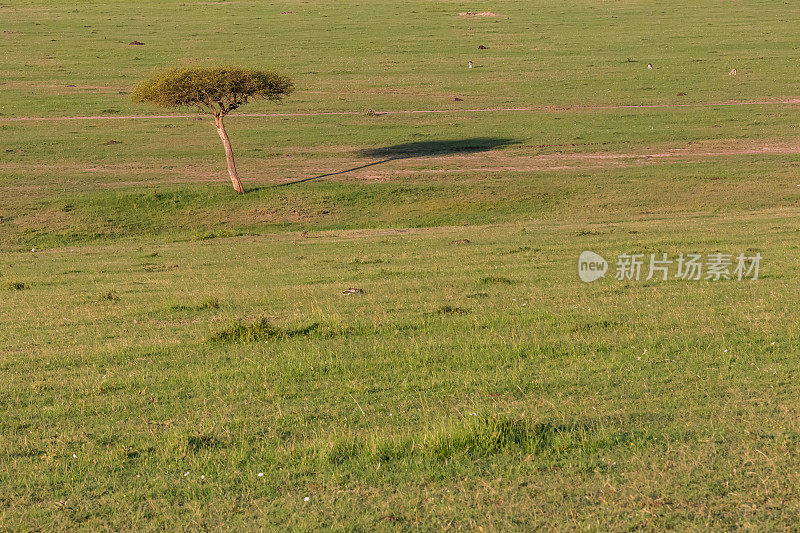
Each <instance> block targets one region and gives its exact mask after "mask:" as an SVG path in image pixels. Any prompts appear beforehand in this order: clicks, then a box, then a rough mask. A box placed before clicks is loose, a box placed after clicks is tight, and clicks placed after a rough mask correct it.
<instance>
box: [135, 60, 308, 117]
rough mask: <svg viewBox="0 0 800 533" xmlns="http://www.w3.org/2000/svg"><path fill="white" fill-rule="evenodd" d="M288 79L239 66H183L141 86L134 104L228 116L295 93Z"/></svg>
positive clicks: (154, 77) (169, 70)
mask: <svg viewBox="0 0 800 533" xmlns="http://www.w3.org/2000/svg"><path fill="white" fill-rule="evenodd" d="M293 88H294V85H293V83H292V80H291V79H289V78H288V77H287V76H284V75H282V74H278V73H276V72H271V71H261V70H255V69H246V68H238V67H180V68H172V69H168V70H165V71H163V72H161V73H159V74H157V75H155V76H153V77H152V78H150V79H148V80H146V81H144V82H142V83H141V84H139V85H138V86H137V87H136V88H135V89H134V90H133V93H132V94H131V97H132V99H133V100H134V101H135V102H149V103H153V104H156V105H159V106H161V107H172V108H174V107H194V108H197V109H198V110H199V111H200V112H202V113H210V114H213V115H216V116H225V115H227V114H228V113H230V112H231V111H233V110H234V109H236V108H238V107H240V106H242V105H244V104H246V103H247V101H248V100H249V99H251V98H265V99H267V100H280V99H281V97H283V96H285V95H288V94H289V93H291V92H292V89H293Z"/></svg>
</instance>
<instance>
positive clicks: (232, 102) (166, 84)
mask: <svg viewBox="0 0 800 533" xmlns="http://www.w3.org/2000/svg"><path fill="white" fill-rule="evenodd" d="M293 88H294V86H293V84H292V80H290V79H289V78H288V77H286V76H283V75H281V74H278V73H275V72H269V71H260V70H252V69H243V68H237V67H211V68H204V67H185V68H174V69H170V70H165V71H163V72H161V73H159V74H157V75H155V76H154V77H152V78H150V79H149V80H146V81H144V82H142V83H141V84H139V85H138V86H137V87H136V88H135V89H134V90H133V93H132V94H131V98H132V99H133V101H134V102H149V103H152V104H156V105H158V106H161V107H168V108H180V107H190V108H195V109H197V110H198V111H199V112H200V113H202V114H207V115H213V117H214V125H215V126H216V127H217V133H219V137H220V139H222V144H223V145H224V146H225V158H226V159H227V161H228V174H230V177H231V182H233V188H234V189H236V192H240V193H243V192H244V187H242V182H241V180H239V175H238V174H237V172H236V163H235V162H234V160H233V149H232V148H231V141H230V139H229V138H228V133H227V132H226V131H225V123H224V122H223V121H224V118H225V116H226V115H227V114H228V113H230V112H231V111H233V110H235V109H237V108H239V107H241V106H243V105H244V104H246V103H247V102H248V100H249V99H251V98H265V99H267V100H273V101H277V100H280V99H281V97H283V96H285V95H288V94H289V93H291V92H292V89H293Z"/></svg>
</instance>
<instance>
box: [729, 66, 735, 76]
mask: <svg viewBox="0 0 800 533" xmlns="http://www.w3.org/2000/svg"><path fill="white" fill-rule="evenodd" d="M728 76H736V69H735V68H732V69H731V71H730V72H728Z"/></svg>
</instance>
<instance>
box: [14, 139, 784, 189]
mask: <svg viewBox="0 0 800 533" xmlns="http://www.w3.org/2000/svg"><path fill="white" fill-rule="evenodd" d="M339 148H340V149H339V150H338V151H339V153H340V154H341V155H337V156H333V157H331V156H330V155H329V154H328V153H327V152H325V155H324V156H320V155H319V154H316V155H315V154H305V155H304V157H278V158H263V159H260V158H257V159H255V160H251V161H249V162H248V163H247V168H248V172H247V178H248V180H252V181H253V182H261V183H283V184H289V183H298V182H305V181H312V180H332V181H333V180H335V181H362V182H381V181H389V180H393V179H403V178H406V179H407V178H410V177H411V178H413V177H415V176H416V177H419V176H430V177H435V176H441V177H446V176H452V175H458V174H464V175H466V174H469V173H504V172H550V171H559V170H573V171H576V170H590V169H613V168H630V167H640V166H646V165H668V164H679V163H687V162H688V163H691V162H704V161H709V160H712V159H714V158H720V157H731V156H759V155H764V156H780V155H800V140H797V141H786V140H777V139H759V140H741V139H723V140H713V141H700V142H691V143H688V144H685V145H681V146H674V145H673V146H669V145H658V146H649V147H648V146H642V147H639V148H638V149H634V150H631V151H628V152H618V151H617V152H597V151H594V152H579V151H572V150H574V149H572V150H566V151H565V150H562V149H560V148H558V149H556V150H555V151H554V150H553V149H552V148H547V147H545V148H542V147H538V146H520V147H515V148H511V149H508V150H490V151H486V152H477V153H470V154H465V153H451V154H437V155H417V156H413V157H399V158H389V159H366V158H364V157H363V156H351V157H348V156H347V153H348V152H349V151H350V150H348V148H347V147H339ZM10 170H14V171H20V170H25V171H27V172H30V173H31V174H43V175H48V174H52V173H53V172H54V171H58V172H59V173H61V174H64V173H66V174H73V175H75V176H82V179H89V180H91V181H93V182H95V183H101V184H102V185H103V186H107V187H115V186H126V185H141V184H145V185H148V186H149V185H155V184H163V183H185V182H205V181H218V180H219V179H220V176H222V174H221V172H222V171H221V170H220V167H219V165H218V164H182V165H175V164H174V162H171V163H170V164H168V165H167V164H165V163H164V162H159V161H157V160H153V161H144V162H142V161H139V162H130V161H126V162H120V163H116V164H99V165H98V164H95V165H87V164H85V163H82V162H80V161H71V162H59V163H43V162H41V161H38V162H24V161H17V162H12V161H7V162H1V163H0V172H2V171H10ZM89 176H95V177H94V178H91V177H89ZM143 176H147V177H148V178H147V179H141V178H142V177H143ZM276 176H281V178H278V179H276ZM109 179H110V180H112V181H107V180H109Z"/></svg>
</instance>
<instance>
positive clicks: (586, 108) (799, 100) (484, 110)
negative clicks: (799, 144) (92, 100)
mask: <svg viewBox="0 0 800 533" xmlns="http://www.w3.org/2000/svg"><path fill="white" fill-rule="evenodd" d="M750 105H800V98H787V99H783V100H753V101H732V102H731V101H729V102H698V103H689V104H622V105H583V104H576V105H563V106H556V105H550V106H525V107H486V108H457V109H399V110H386V111H375V114H376V115H413V114H436V113H442V114H458V113H502V112H537V111H538V112H561V111H594V110H598V111H602V110H609V109H669V108H702V107H724V106H750ZM363 114H364V112H363V111H318V112H295V113H238V114H235V115H231V117H234V118H235V117H251V118H253V117H254V118H259V117H322V116H341V115H363ZM197 116H198V115H197V114H172V115H91V116H53V117H36V116H21V117H0V123H3V122H31V121H51V120H135V119H174V118H196V117H197Z"/></svg>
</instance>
